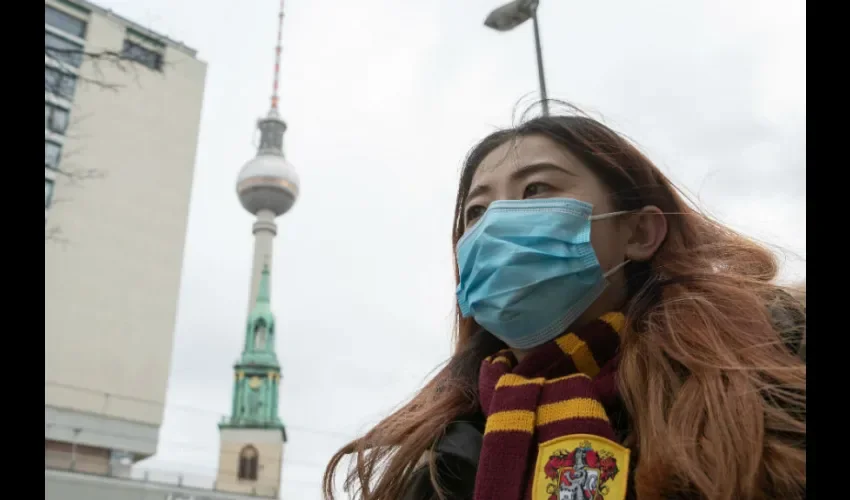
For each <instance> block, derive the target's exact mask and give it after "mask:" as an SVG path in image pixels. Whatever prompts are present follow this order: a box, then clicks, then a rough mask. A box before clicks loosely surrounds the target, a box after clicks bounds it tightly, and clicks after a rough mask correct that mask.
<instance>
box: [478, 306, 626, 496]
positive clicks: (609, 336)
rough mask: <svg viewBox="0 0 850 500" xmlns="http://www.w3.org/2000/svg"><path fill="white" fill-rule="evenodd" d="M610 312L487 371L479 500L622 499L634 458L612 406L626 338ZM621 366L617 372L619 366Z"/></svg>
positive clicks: (502, 357)
mask: <svg viewBox="0 0 850 500" xmlns="http://www.w3.org/2000/svg"><path fill="white" fill-rule="evenodd" d="M624 322H625V319H624V317H623V315H622V314H620V313H609V314H606V315H604V316H602V317H601V318H600V319H598V320H596V321H594V322H592V323H590V324H589V325H587V326H584V327H582V328H580V329H578V330H576V331H575V332H573V333H567V334H566V335H563V336H561V337H559V338H557V339H555V340H554V341H551V342H548V343H547V344H545V345H542V346H540V347H539V348H537V349H535V350H534V351H532V352H531V353H529V354H528V355H527V356H526V357H525V358H524V359H523V360H522V362H521V363H518V362H517V360H516V358H515V357H514V356H513V354H512V353H511V352H510V350H505V351H500V352H499V353H497V354H495V355H494V356H491V357H490V358H487V359H485V360H484V361H483V363H482V365H481V374H480V376H479V397H480V401H481V408H482V410H483V411H484V414H485V415H486V416H487V425H486V427H485V431H484V443H483V447H482V450H481V457H480V459H479V468H478V473H477V475H476V479H475V500H522V499H528V500H564V499H568V500H602V499H603V498H604V500H622V499H623V498H625V495H626V483H627V477H628V472H629V451H628V450H627V449H625V448H623V447H622V446H620V445H619V444H618V443H617V442H616V437H615V433H614V428H613V427H612V425H611V422H610V421H609V418H608V413H607V411H606V406H607V405H608V403H609V402H611V401H612V400H615V399H616V383H615V375H616V366H615V365H616V360H615V359H614V358H615V356H616V354H617V350H618V348H619V332H620V330H621V329H622V328H623V324H624ZM612 365H614V366H612Z"/></svg>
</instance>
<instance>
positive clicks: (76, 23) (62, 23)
mask: <svg viewBox="0 0 850 500" xmlns="http://www.w3.org/2000/svg"><path fill="white" fill-rule="evenodd" d="M44 24H47V25H49V26H53V27H54V28H56V29H58V30H62V31H64V32H65V33H68V34H69V35H74V36H75V37H78V38H85V37H86V22H85V21H83V20H82V19H79V18H77V17H74V16H72V15H70V14H66V13H64V12H62V11H61V10H57V9H54V8H53V7H50V6H49V5H45V6H44Z"/></svg>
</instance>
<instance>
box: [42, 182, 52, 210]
mask: <svg viewBox="0 0 850 500" xmlns="http://www.w3.org/2000/svg"><path fill="white" fill-rule="evenodd" d="M52 200H53V181H51V180H50V179H44V208H48V207H49V206H50V202H51V201H52Z"/></svg>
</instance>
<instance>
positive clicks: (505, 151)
mask: <svg viewBox="0 0 850 500" xmlns="http://www.w3.org/2000/svg"><path fill="white" fill-rule="evenodd" d="M528 198H535V199H536V198H574V199H577V200H581V201H584V202H587V203H590V204H592V205H593V214H594V215H597V214H605V213H609V212H614V211H616V210H617V208H616V207H615V206H614V205H613V203H612V199H611V193H610V192H609V190H608V188H607V187H606V186H605V185H604V184H603V183H602V181H601V180H600V179H599V178H598V177H596V175H594V174H593V172H591V171H590V169H589V168H588V167H587V166H585V165H583V164H582V162H581V161H579V160H578V158H576V157H575V156H574V155H573V154H572V153H570V152H569V151H567V150H566V149H565V148H563V147H560V146H559V145H558V144H556V143H555V142H554V141H552V140H551V139H549V138H547V137H544V136H538V135H533V136H527V137H520V138H519V139H517V140H514V141H508V142H506V143H504V144H502V145H501V146H499V147H497V148H496V149H495V150H493V151H492V152H491V153H490V154H489V155H487V156H486V157H485V158H484V160H482V162H481V164H480V165H479V166H478V169H477V170H476V172H475V175H474V176H473V177H472V183H471V185H470V190H469V195H468V196H467V199H466V203H465V204H464V206H463V214H464V223H465V227H466V228H469V227H471V226H472V225H474V224H475V222H476V221H477V220H478V219H479V218H480V217H481V216H482V215H484V211H485V210H486V209H487V206H488V205H489V204H490V203H492V202H493V201H496V200H523V199H528ZM629 218H630V216H629V215H623V216H619V217H612V218H610V219H603V220H598V221H594V222H591V231H590V234H591V236H590V240H591V245H592V246H593V249H594V250H595V252H596V256H597V258H598V259H599V263H600V264H601V266H602V270H603V272H605V271H607V270H609V269H612V268H614V267H615V266H617V265H618V264H620V263H622V262H623V261H624V260H626V259H627V258H628V257H627V253H628V247H629V242H630V239H631V237H632V233H633V231H632V230H630V228H629V224H628V223H627V221H628V220H629ZM608 281H609V283H610V284H609V286H608V288H607V289H606V291H605V292H604V293H603V294H602V295H601V296H600V297H599V298H598V299H597V300H596V302H594V303H593V305H591V307H590V308H588V310H587V311H585V313H584V314H583V315H582V316H581V317H580V318H579V319H578V320H577V322H576V324H575V325H573V326H580V325H581V324H584V323H587V322H589V321H592V320H594V319H596V318H598V317H599V316H601V315H603V314H605V313H606V312H610V311H613V310H617V309H619V307H620V306H621V305H622V303H623V302H624V300H625V297H626V282H625V277H624V274H623V270H622V269H621V270H619V271H617V272H616V273H614V274H613V275H611V276H610V277H609V278H608Z"/></svg>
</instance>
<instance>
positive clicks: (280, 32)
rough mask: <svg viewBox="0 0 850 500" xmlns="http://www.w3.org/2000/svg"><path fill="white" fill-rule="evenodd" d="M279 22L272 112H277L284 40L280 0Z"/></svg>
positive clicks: (275, 52)
mask: <svg viewBox="0 0 850 500" xmlns="http://www.w3.org/2000/svg"><path fill="white" fill-rule="evenodd" d="M277 17H278V20H277V46H276V47H275V51H274V84H273V85H272V111H277V101H278V100H279V98H278V95H277V84H278V80H279V79H280V52H281V50H282V47H281V40H282V38H283V0H280V13H279V14H278V16H277Z"/></svg>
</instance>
